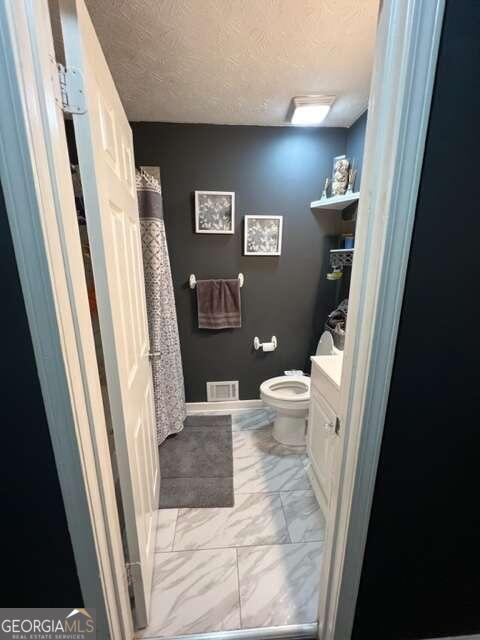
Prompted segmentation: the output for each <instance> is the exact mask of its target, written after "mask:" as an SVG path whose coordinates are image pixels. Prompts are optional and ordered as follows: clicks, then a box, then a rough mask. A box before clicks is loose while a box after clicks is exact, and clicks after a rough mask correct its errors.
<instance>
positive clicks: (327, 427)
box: [324, 422, 335, 432]
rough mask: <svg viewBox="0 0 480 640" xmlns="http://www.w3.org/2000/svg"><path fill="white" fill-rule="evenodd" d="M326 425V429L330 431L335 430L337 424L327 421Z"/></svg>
mask: <svg viewBox="0 0 480 640" xmlns="http://www.w3.org/2000/svg"><path fill="white" fill-rule="evenodd" d="M324 427H325V431H329V432H332V431H335V425H334V424H333V422H325V424H324Z"/></svg>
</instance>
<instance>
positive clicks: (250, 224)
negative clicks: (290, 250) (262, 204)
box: [244, 215, 283, 256]
mask: <svg viewBox="0 0 480 640" xmlns="http://www.w3.org/2000/svg"><path fill="white" fill-rule="evenodd" d="M282 228H283V216H267V215H262V216H257V215H248V216H245V240H244V242H245V244H244V253H245V255H246V256H279V255H281V253H282Z"/></svg>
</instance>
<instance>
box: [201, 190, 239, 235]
mask: <svg viewBox="0 0 480 640" xmlns="http://www.w3.org/2000/svg"><path fill="white" fill-rule="evenodd" d="M195 233H235V193H234V192H233V191H195Z"/></svg>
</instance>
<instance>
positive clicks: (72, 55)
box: [60, 0, 160, 626]
mask: <svg viewBox="0 0 480 640" xmlns="http://www.w3.org/2000/svg"><path fill="white" fill-rule="evenodd" d="M60 14H61V22H62V31H63V39H64V46H65V56H66V63H67V67H70V68H76V69H77V70H79V71H80V72H81V74H82V75H83V79H84V93H85V99H86V105H87V111H86V113H84V114H81V115H77V114H76V115H74V116H73V120H74V127H75V136H76V141H77V150H78V158H79V165H80V172H81V178H82V184H83V189H84V199H85V210H86V217H87V228H88V235H89V240H90V247H91V253H92V264H93V272H94V278H95V288H96V294H97V305H98V311H99V318H100V328H101V335H102V345H103V350H104V357H105V368H106V374H107V384H108V395H109V399H110V410H111V415H112V422H113V429H114V433H115V448H116V453H117V460H118V468H119V475H120V483H121V492H122V501H123V510H124V513H125V525H126V536H127V546H128V554H129V562H130V563H131V565H132V578H133V589H134V597H135V613H136V619H137V624H138V626H145V625H146V624H147V621H148V609H149V600H150V593H151V585H152V576H153V556H154V533H155V526H156V523H155V516H156V513H157V508H158V494H159V488H160V487H159V485H160V482H159V467H158V452H157V445H156V437H155V422H154V406H153V387H152V376H151V368H150V362H149V358H148V351H149V338H148V325H147V315H146V305H145V288H144V277H143V263H142V253H141V239H140V223H139V217H138V206H137V195H136V188H135V162H134V155H133V144H132V133H131V129H130V126H129V124H128V120H127V117H126V115H125V113H124V111H123V108H122V105H121V102H120V99H119V97H118V94H117V91H116V89H115V85H114V83H113V80H112V77H111V75H110V72H109V70H108V66H107V64H106V62H105V58H104V56H103V53H102V51H101V48H100V45H99V43H98V40H97V38H96V35H95V31H94V29H93V26H92V23H91V21H90V18H89V16H88V13H87V10H86V8H85V5H84V2H83V0H61V2H60Z"/></svg>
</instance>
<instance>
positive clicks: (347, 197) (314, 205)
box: [310, 191, 360, 211]
mask: <svg viewBox="0 0 480 640" xmlns="http://www.w3.org/2000/svg"><path fill="white" fill-rule="evenodd" d="M359 197H360V191H355V192H353V193H345V194H344V195H343V196H332V197H331V198H322V199H321V200H314V201H313V202H311V203H310V208H311V209H330V210H332V209H333V210H335V211H342V210H343V209H345V208H346V207H348V205H350V204H353V203H354V202H357V201H358V198H359Z"/></svg>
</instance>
